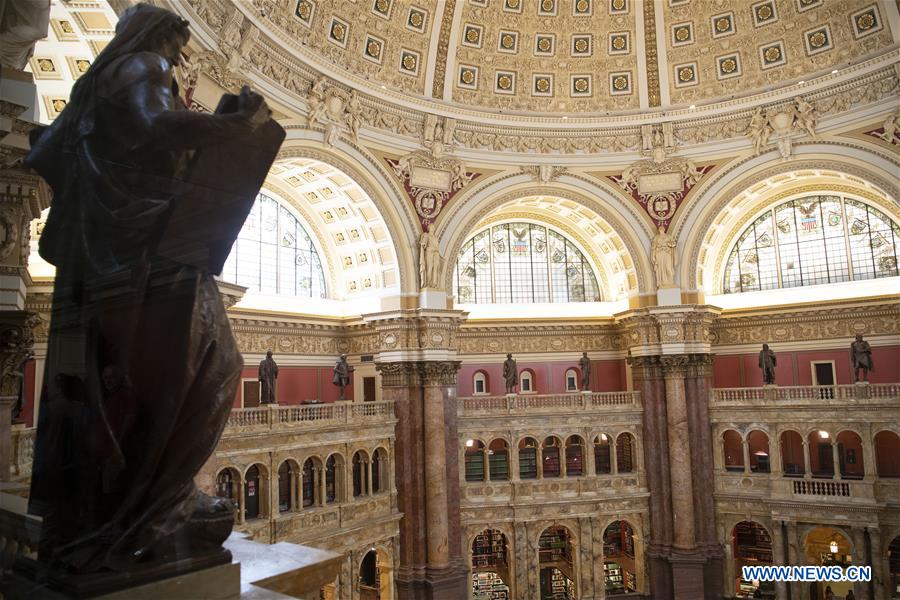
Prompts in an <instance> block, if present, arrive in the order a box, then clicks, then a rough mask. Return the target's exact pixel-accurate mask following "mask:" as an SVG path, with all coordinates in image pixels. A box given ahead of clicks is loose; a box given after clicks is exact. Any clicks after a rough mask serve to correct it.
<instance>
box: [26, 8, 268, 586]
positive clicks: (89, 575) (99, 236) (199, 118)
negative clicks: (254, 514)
mask: <svg viewBox="0 0 900 600" xmlns="http://www.w3.org/2000/svg"><path fill="white" fill-rule="evenodd" d="M189 36H190V33H189V31H188V22H187V21H185V20H184V19H182V18H181V17H179V16H178V15H176V14H174V13H172V12H169V11H167V10H164V9H161V8H157V7H154V6H150V5H147V4H138V5H136V6H133V7H131V8H129V9H128V10H126V11H125V12H124V13H123V15H122V17H121V19H120V20H119V22H118V24H117V26H116V35H115V37H114V38H113V39H112V40H111V41H110V42H109V44H108V45H107V46H106V47H105V48H104V49H103V51H102V52H100V54H99V55H98V56H97V58H96V59H95V60H94V62H93V64H92V65H91V66H90V68H89V69H88V70H87V72H86V73H84V74H83V75H82V76H81V77H80V78H79V80H78V81H77V82H76V83H75V85H74V87H73V88H72V94H71V98H70V100H69V102H68V104H67V106H66V108H65V109H64V110H63V111H62V113H61V114H60V115H59V117H58V118H57V119H56V120H55V121H54V123H53V124H52V125H50V126H49V127H46V128H42V129H40V130H36V131H34V132H32V136H31V152H30V153H29V154H28V156H27V157H26V160H25V164H26V165H27V166H29V167H31V168H33V169H35V170H36V171H37V172H38V173H40V175H42V176H43V177H44V179H46V180H47V182H48V183H49V184H50V187H51V188H52V189H53V203H52V206H51V208H50V214H49V216H48V218H47V222H46V226H45V228H44V231H43V234H42V235H41V238H40V245H39V250H40V254H41V256H42V257H43V258H44V259H45V260H47V261H48V262H49V263H51V264H53V265H54V266H55V267H56V276H55V281H54V290H53V306H52V311H51V320H50V332H49V339H48V343H47V359H46V367H45V378H44V385H43V388H42V393H41V399H40V411H39V415H40V416H39V418H38V424H37V435H36V440H35V446H34V468H33V476H32V481H31V493H30V498H29V512H30V513H32V514H35V515H39V516H40V517H42V522H41V525H40V542H39V548H38V566H37V567H35V568H34V569H32V570H27V571H23V572H24V573H28V572H31V573H40V574H42V575H41V577H42V579H41V585H43V584H44V583H46V584H49V585H51V586H59V587H61V588H64V589H67V590H70V591H72V592H73V593H74V594H75V595H76V596H78V597H82V596H93V595H97V594H99V593H100V592H103V591H105V590H111V589H121V588H124V587H128V586H130V585H134V582H135V581H136V580H145V581H146V580H154V579H160V578H163V577H171V576H174V575H176V574H178V573H179V572H186V571H190V570H195V569H198V568H203V567H206V566H210V565H212V564H219V563H223V562H224V563H230V562H231V555H230V554H229V553H228V552H227V551H225V550H223V548H222V546H221V544H222V542H223V541H224V540H225V538H227V537H228V535H229V534H230V532H231V528H232V525H233V522H234V506H233V504H232V503H231V502H230V501H229V500H225V499H222V498H216V497H210V496H208V495H206V494H204V493H202V492H201V491H199V490H198V489H197V487H196V485H195V483H194V477H195V476H196V475H197V473H198V472H199V471H200V469H201V467H202V466H203V465H204V464H206V462H207V460H208V459H209V457H210V455H211V454H212V452H213V451H214V450H215V447H216V444H217V443H218V441H219V437H220V436H221V435H222V431H223V429H224V427H225V422H226V420H227V419H228V415H229V413H230V412H231V406H232V403H233V402H234V398H235V393H236V391H237V386H238V383H239V381H240V373H241V367H242V364H243V362H242V360H241V354H240V352H239V350H238V347H237V344H236V343H235V340H234V336H233V335H232V333H231V328H230V325H229V322H228V317H227V316H226V313H225V306H224V304H223V302H222V297H221V294H220V292H219V288H218V285H217V283H216V280H215V278H214V276H215V275H216V274H218V273H221V270H222V266H223V265H224V262H225V259H226V258H227V256H228V253H229V251H230V248H231V246H232V245H233V244H234V241H235V239H236V238H237V235H238V233H239V232H240V228H241V226H242V225H243V222H244V220H245V219H246V217H247V214H248V213H249V211H250V209H251V207H252V206H253V203H254V201H255V199H256V196H257V194H258V192H259V189H260V186H261V185H262V183H263V181H264V179H265V176H266V173H267V172H268V170H269V168H270V167H271V165H272V162H273V161H274V159H275V156H276V154H277V152H278V148H279V147H280V145H281V142H282V141H283V139H284V130H283V129H282V128H281V127H280V126H279V125H278V124H277V123H275V122H274V121H273V120H272V119H271V112H270V111H269V109H268V107H267V106H266V103H265V101H264V100H263V99H262V97H261V96H258V95H256V94H253V93H251V92H250V90H249V89H248V88H244V89H243V90H242V91H241V94H240V95H239V96H235V95H230V94H226V95H225V96H223V97H222V100H221V102H220V104H219V109H218V110H217V111H216V114H203V113H199V112H194V111H190V110H187V108H186V106H185V105H184V102H183V100H182V99H181V98H180V97H179V89H178V85H177V83H176V81H175V78H174V76H173V70H174V68H175V66H177V65H178V64H180V62H181V53H182V49H183V48H184V46H185V45H186V44H187V42H188V38H189ZM22 560H31V559H27V558H23V559H22ZM23 568H24V567H23ZM44 576H46V579H43V577H44ZM38 595H40V594H38Z"/></svg>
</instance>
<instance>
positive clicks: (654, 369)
mask: <svg viewBox="0 0 900 600" xmlns="http://www.w3.org/2000/svg"><path fill="white" fill-rule="evenodd" d="M625 360H626V362H627V363H628V364H629V365H630V366H631V372H632V374H633V375H634V377H635V378H637V379H654V378H658V377H662V374H663V369H662V363H661V362H660V360H659V356H657V355H650V356H631V355H629V356H627V357H626V358H625Z"/></svg>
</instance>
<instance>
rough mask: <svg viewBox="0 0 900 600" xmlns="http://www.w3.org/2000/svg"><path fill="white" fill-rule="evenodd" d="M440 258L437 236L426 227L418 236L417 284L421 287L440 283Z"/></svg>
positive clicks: (436, 285) (435, 285) (434, 285)
mask: <svg viewBox="0 0 900 600" xmlns="http://www.w3.org/2000/svg"><path fill="white" fill-rule="evenodd" d="M442 260H443V259H442V258H441V247H440V244H439V243H438V239H437V236H436V235H434V234H433V233H431V231H430V230H429V228H428V227H426V228H425V231H423V232H422V235H420V236H419V285H421V286H422V288H423V289H424V288H430V287H438V286H439V285H440V278H441V262H442Z"/></svg>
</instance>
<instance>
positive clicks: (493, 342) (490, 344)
mask: <svg viewBox="0 0 900 600" xmlns="http://www.w3.org/2000/svg"><path fill="white" fill-rule="evenodd" d="M488 349H490V350H492V351H494V352H496V351H497V350H499V349H500V342H499V341H497V340H491V341H489V342H488Z"/></svg>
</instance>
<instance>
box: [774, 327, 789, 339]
mask: <svg viewBox="0 0 900 600" xmlns="http://www.w3.org/2000/svg"><path fill="white" fill-rule="evenodd" d="M789 334H790V331H788V329H787V328H786V327H776V328H775V329H773V330H772V335H774V336H775V337H776V338H781V339H784V338H786V337H787V336H788V335H789Z"/></svg>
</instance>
